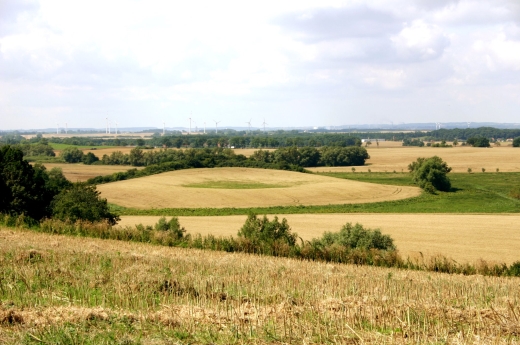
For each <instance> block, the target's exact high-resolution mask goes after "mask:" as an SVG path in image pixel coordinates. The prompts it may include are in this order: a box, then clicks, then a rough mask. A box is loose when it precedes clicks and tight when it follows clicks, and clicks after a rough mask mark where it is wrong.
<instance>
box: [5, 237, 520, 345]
mask: <svg viewBox="0 0 520 345" xmlns="http://www.w3.org/2000/svg"><path fill="white" fill-rule="evenodd" d="M0 238H2V239H3V240H2V241H0V343H2V344H210V343H211V344H407V343H410V344H448V343H449V344H473V343H479V344H491V343H493V344H515V343H518V341H519V338H518V334H519V331H520V323H519V316H520V307H519V303H518V296H519V295H520V289H519V285H518V279H511V278H497V277H482V276H472V277H464V276H461V275H445V274H436V273H431V272H418V271H404V270H397V269H388V268H377V267H367V266H356V265H336V264H330V263H320V262H312V261H302V260H288V259H280V258H273V257H268V256H258V255H244V254H238V253H235V254H231V255H230V254H226V253H223V252H217V251H199V250H193V249H189V250H188V249H182V248H167V247H162V246H150V245H145V244H137V243H131V242H122V241H117V242H116V241H110V240H104V241H100V240H96V239H85V238H79V237H72V236H68V237H65V236H59V235H53V236H48V235H45V234H40V233H35V232H29V231H26V230H19V231H3V230H0Z"/></svg>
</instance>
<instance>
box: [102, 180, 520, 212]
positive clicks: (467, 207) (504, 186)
mask: <svg viewBox="0 0 520 345" xmlns="http://www.w3.org/2000/svg"><path fill="white" fill-rule="evenodd" d="M323 175H327V176H331V177H337V178H347V179H352V180H356V181H362V182H370V183H381V184H386V185H397V186H413V185H414V184H413V182H412V180H411V177H410V175H409V174H407V173H404V174H401V173H396V174H394V173H327V174H323ZM448 176H449V178H450V179H451V182H452V187H453V188H452V191H451V192H439V193H437V194H434V195H432V194H428V193H422V194H421V195H420V196H418V197H413V198H409V199H403V200H395V201H385V202H375V203H363V204H344V205H339V204H338V205H319V206H275V207H251V208H155V209H147V210H144V209H137V208H126V207H121V206H118V205H115V204H111V205H110V206H111V208H112V209H113V210H114V211H117V212H119V213H120V214H121V215H157V216H219V215H222V216H223V215H243V214H249V213H257V214H291V213H294V214H302V213H519V212H520V200H517V199H514V198H512V197H510V196H509V192H510V190H511V188H513V187H514V186H518V185H520V173H505V172H504V173H502V172H501V173H474V174H462V173H461V174H449V175H448Z"/></svg>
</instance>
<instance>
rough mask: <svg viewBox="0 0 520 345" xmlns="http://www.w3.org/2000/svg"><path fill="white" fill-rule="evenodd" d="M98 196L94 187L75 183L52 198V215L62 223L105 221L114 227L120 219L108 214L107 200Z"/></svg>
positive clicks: (110, 213) (115, 215) (113, 214)
mask: <svg viewBox="0 0 520 345" xmlns="http://www.w3.org/2000/svg"><path fill="white" fill-rule="evenodd" d="M99 194H100V193H99V191H97V190H96V187H95V186H92V185H87V184H85V183H75V184H74V185H73V186H72V187H71V188H69V189H65V190H63V191H62V192H61V193H60V194H58V195H57V196H56V197H55V198H54V200H53V202H52V215H53V217H55V218H57V219H60V220H63V221H66V220H69V221H72V222H76V221H78V220H86V221H89V222H99V221H106V222H108V223H109V224H110V225H115V224H116V223H117V221H119V219H120V218H119V216H118V215H117V214H115V213H112V212H110V210H109V209H108V204H107V200H106V199H102V198H101V197H100V196H99Z"/></svg>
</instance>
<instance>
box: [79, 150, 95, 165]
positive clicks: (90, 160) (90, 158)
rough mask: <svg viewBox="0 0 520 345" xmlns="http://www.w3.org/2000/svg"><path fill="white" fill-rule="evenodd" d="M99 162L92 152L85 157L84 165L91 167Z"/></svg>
mask: <svg viewBox="0 0 520 345" xmlns="http://www.w3.org/2000/svg"><path fill="white" fill-rule="evenodd" d="M97 161H99V158H98V157H97V156H96V155H95V154H93V153H92V152H89V153H87V154H86V155H84V156H83V163H84V164H87V165H90V164H92V163H94V162H97Z"/></svg>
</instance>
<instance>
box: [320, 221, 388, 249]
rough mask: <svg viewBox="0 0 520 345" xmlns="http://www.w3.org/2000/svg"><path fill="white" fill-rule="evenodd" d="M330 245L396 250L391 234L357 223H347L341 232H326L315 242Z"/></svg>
mask: <svg viewBox="0 0 520 345" xmlns="http://www.w3.org/2000/svg"><path fill="white" fill-rule="evenodd" d="M318 243H319V244H321V245H322V246H330V245H333V244H339V245H342V246H344V247H347V248H361V249H381V250H395V246H394V241H393V240H392V238H391V237H390V236H389V235H383V234H382V233H381V230H379V229H375V230H370V229H365V228H364V227H363V225H361V224H358V223H356V225H352V223H347V224H345V225H344V226H343V227H342V228H341V230H340V231H339V232H325V233H324V234H323V236H322V237H321V239H319V240H315V244H318Z"/></svg>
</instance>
